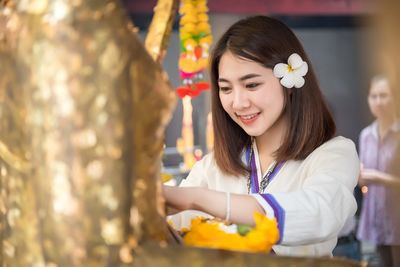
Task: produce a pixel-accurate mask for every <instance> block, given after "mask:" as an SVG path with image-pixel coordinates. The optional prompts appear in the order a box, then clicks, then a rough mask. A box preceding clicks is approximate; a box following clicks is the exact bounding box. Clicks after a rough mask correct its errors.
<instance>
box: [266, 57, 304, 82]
mask: <svg viewBox="0 0 400 267" xmlns="http://www.w3.org/2000/svg"><path fill="white" fill-rule="evenodd" d="M273 72H274V75H275V77H277V78H282V79H281V84H282V85H283V86H285V87H286V88H292V87H293V86H294V87H296V88H301V87H303V85H304V83H305V81H304V78H303V76H304V75H306V74H307V72H308V65H307V62H305V61H303V60H302V59H301V57H300V56H299V55H298V54H296V53H293V54H291V55H290V57H289V58H288V64H285V63H278V64H276V65H275V67H274V70H273Z"/></svg>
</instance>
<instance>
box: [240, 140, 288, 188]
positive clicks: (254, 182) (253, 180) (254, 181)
mask: <svg viewBox="0 0 400 267" xmlns="http://www.w3.org/2000/svg"><path fill="white" fill-rule="evenodd" d="M252 149H253V148H252V147H251V146H249V147H248V148H247V149H246V158H247V160H248V162H249V161H250V170H251V172H250V190H251V193H252V194H258V193H263V192H260V187H259V182H258V181H259V180H258V174H257V166H256V157H255V156H254V150H253V151H251V150H252ZM250 152H252V153H250ZM249 157H251V158H250V159H249ZM282 166H283V162H280V163H278V164H277V165H276V166H275V167H274V169H273V170H272V171H271V172H269V173H267V174H266V176H267V177H266V179H267V186H268V184H269V183H270V182H271V181H272V179H273V178H274V177H275V175H276V174H277V173H278V172H279V170H280V169H281V168H282Z"/></svg>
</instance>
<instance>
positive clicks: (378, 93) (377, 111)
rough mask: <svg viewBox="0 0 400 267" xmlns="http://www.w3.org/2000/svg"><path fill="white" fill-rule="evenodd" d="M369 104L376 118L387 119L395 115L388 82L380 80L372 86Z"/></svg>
mask: <svg viewBox="0 0 400 267" xmlns="http://www.w3.org/2000/svg"><path fill="white" fill-rule="evenodd" d="M368 104H369V108H370V110H371V113H372V115H374V117H375V118H378V119H379V118H387V117H391V116H393V115H394V104H393V100H392V94H391V92H390V88H389V83H388V82H387V81H386V80H384V79H382V80H378V81H375V82H373V83H372V84H371V88H370V90H369V95H368Z"/></svg>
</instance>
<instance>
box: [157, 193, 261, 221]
mask: <svg viewBox="0 0 400 267" xmlns="http://www.w3.org/2000/svg"><path fill="white" fill-rule="evenodd" d="M164 196H165V198H166V201H167V204H168V205H170V206H171V207H173V208H175V209H178V210H186V209H192V210H199V211H203V212H205V213H208V214H210V215H212V216H215V217H218V218H221V219H225V218H226V217H227V211H228V210H230V216H229V218H230V221H232V222H233V223H246V224H251V225H253V224H254V219H253V215H254V212H255V211H258V212H261V213H263V212H264V210H263V209H262V207H261V206H260V205H259V204H258V203H257V201H256V200H255V199H254V198H253V197H252V196H249V195H240V194H231V196H230V203H229V204H228V203H227V199H228V198H227V194H226V193H225V192H218V191H214V190H209V189H206V188H201V187H168V186H165V187H164ZM228 205H230V208H228Z"/></svg>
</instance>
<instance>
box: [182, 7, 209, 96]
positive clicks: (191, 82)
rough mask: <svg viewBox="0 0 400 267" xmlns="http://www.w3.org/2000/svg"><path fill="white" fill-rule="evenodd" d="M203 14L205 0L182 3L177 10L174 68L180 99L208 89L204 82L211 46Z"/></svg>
mask: <svg viewBox="0 0 400 267" xmlns="http://www.w3.org/2000/svg"><path fill="white" fill-rule="evenodd" d="M207 11H208V8H207V1H206V0H182V2H181V6H180V8H179V14H180V15H181V18H180V28H179V37H180V47H181V54H180V58H179V63H178V65H179V74H180V77H181V80H182V84H183V86H181V87H179V88H177V93H178V95H179V96H180V97H181V98H183V97H184V96H190V97H196V96H198V95H199V94H200V93H201V92H202V91H203V90H207V89H209V84H208V83H207V82H206V81H205V79H204V71H205V69H206V67H207V65H208V56H209V48H210V45H211V43H212V36H211V27H210V24H209V22H208V20H209V18H208V15H207Z"/></svg>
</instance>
